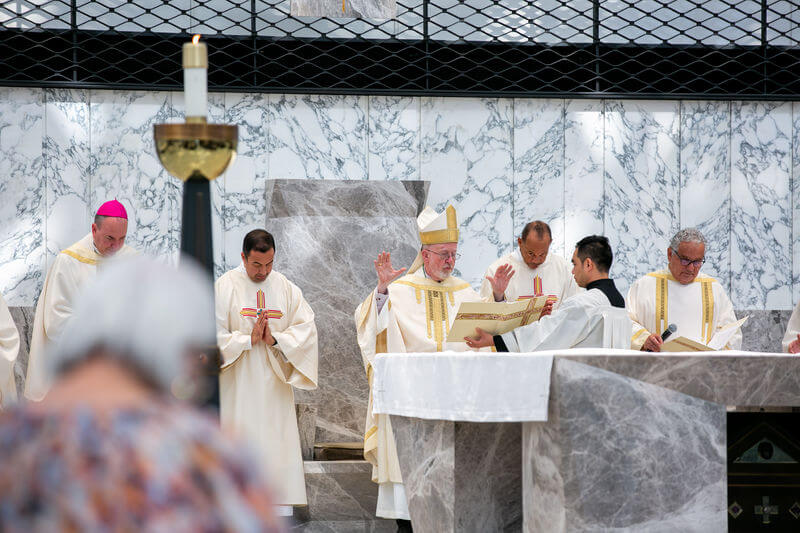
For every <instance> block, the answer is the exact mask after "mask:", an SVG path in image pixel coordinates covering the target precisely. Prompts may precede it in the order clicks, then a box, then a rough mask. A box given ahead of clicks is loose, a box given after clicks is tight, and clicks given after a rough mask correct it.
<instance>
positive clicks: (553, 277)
mask: <svg viewBox="0 0 800 533" xmlns="http://www.w3.org/2000/svg"><path fill="white" fill-rule="evenodd" d="M506 264H509V265H511V266H512V267H514V275H513V276H512V278H511V280H510V281H509V282H508V288H506V301H507V302H515V301H517V300H520V299H524V298H531V297H534V296H546V295H550V294H553V295H555V296H556V297H557V298H558V300H556V303H555V304H553V310H556V309H558V307H559V306H560V305H561V302H563V301H564V300H566V299H567V298H569V297H570V296H572V295H573V294H577V293H578V291H579V289H578V285H577V284H576V283H575V278H573V277H572V271H571V270H572V269H571V268H570V266H569V263H567V261H566V260H565V259H564V258H563V257H561V256H559V255H555V254H552V253H548V254H547V259H545V261H544V263H542V264H541V265H539V266H538V267H536V268H530V267H529V266H528V265H527V264H525V261H523V259H522V255H521V252H520V250H519V248H518V249H516V250H514V251H513V252H511V253H510V254H508V255H505V256H503V257H501V258H500V259H498V260H497V261H495V262H494V263H492V264H491V265H490V266H489V268H488V269H487V270H486V274H485V275H484V278H483V283H482V284H481V297H482V298H484V299H486V300H488V301H490V302H491V301H494V297H493V295H492V285H491V283H489V280H488V279H486V276H494V273H495V272H496V271H497V268H498V267H500V266H501V265H506Z"/></svg>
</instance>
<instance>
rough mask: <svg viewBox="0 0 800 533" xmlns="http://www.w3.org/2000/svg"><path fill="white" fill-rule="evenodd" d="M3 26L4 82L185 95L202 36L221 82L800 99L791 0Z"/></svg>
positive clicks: (178, 8)
mask: <svg viewBox="0 0 800 533" xmlns="http://www.w3.org/2000/svg"><path fill="white" fill-rule="evenodd" d="M347 1H349V0H345V2H347ZM375 1H378V2H380V1H387V0H375ZM0 24H2V29H1V30H0V67H1V70H0V84H2V85H27V86H63V87H97V88H134V89H180V88H181V84H182V71H181V65H180V45H181V44H182V43H183V42H185V41H187V39H188V37H189V35H191V34H193V33H201V34H203V38H204V40H206V41H207V42H208V45H209V51H210V56H209V63H210V65H211V69H210V71H209V89H210V90H212V91H265V92H267V91H268V92H351V93H393V94H474V95H505V96H514V95H523V96H566V95H568V96H613V95H622V96H627V97H648V98H652V97H667V98H670V97H706V98H708V97H718V98H728V97H735V98H765V97H769V98H775V97H778V98H782V99H792V98H796V97H797V96H798V95H800V80H798V76H797V75H796V74H795V73H796V72H797V71H798V68H797V67H798V63H800V7H798V5H797V2H796V1H789V0H760V1H754V0H713V1H707V2H703V1H699V0H676V1H670V0H613V1H591V0H574V1H569V0H543V1H536V2H528V1H521V0H509V1H500V2H497V1H492V0H397V1H396V15H395V17H394V18H391V19H385V20H374V19H360V18H343V17H337V16H326V17H306V16H303V17H300V16H293V15H292V8H291V0H267V1H257V0H244V1H238V0H191V1H190V0H133V1H128V2H124V1H119V0H100V1H89V0H20V1H3V2H0Z"/></svg>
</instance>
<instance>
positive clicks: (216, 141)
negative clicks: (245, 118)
mask: <svg viewBox="0 0 800 533" xmlns="http://www.w3.org/2000/svg"><path fill="white" fill-rule="evenodd" d="M153 137H154V139H155V143H156V153H157V154H158V159H159V160H160V161H161V164H162V165H163V166H164V168H165V169H166V170H167V172H169V173H170V174H172V175H173V176H175V177H176V178H178V179H179V180H181V181H186V180H188V179H189V178H190V177H192V176H193V175H196V174H197V175H200V176H203V177H204V178H205V179H207V180H209V181H211V180H213V179H216V178H217V177H218V176H219V175H220V174H222V173H223V172H225V169H226V168H228V166H230V164H231V163H232V162H233V160H234V158H235V157H236V149H237V147H238V144H239V128H238V126H235V125H228V124H205V123H200V122H196V123H184V124H156V125H155V126H153Z"/></svg>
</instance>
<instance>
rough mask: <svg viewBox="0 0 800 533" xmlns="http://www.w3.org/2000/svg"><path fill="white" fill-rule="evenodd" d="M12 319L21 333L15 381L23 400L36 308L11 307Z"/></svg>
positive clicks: (18, 394) (15, 364)
mask: <svg viewBox="0 0 800 533" xmlns="http://www.w3.org/2000/svg"><path fill="white" fill-rule="evenodd" d="M8 310H9V311H10V312H11V318H12V319H14V324H15V325H16V326H17V331H19V355H17V361H16V362H15V363H14V380H15V381H16V383H17V396H19V397H20V398H22V394H23V392H24V391H25V374H26V373H27V371H28V354H29V353H30V347H31V334H32V333H33V315H34V313H35V312H36V308H34V307H9V308H8Z"/></svg>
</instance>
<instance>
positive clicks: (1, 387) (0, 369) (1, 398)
mask: <svg viewBox="0 0 800 533" xmlns="http://www.w3.org/2000/svg"><path fill="white" fill-rule="evenodd" d="M18 354H19V331H17V326H16V325H15V324H14V319H13V318H11V312H10V311H9V310H8V306H7V305H6V301H5V300H3V296H2V295H0V405H2V406H3V407H8V406H10V405H11V404H13V403H15V402H16V401H17V384H16V382H15V381H14V362H15V361H16V360H17V355H18Z"/></svg>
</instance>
